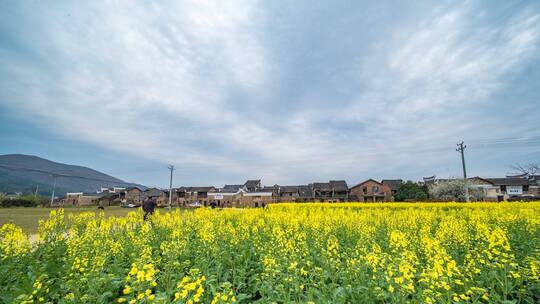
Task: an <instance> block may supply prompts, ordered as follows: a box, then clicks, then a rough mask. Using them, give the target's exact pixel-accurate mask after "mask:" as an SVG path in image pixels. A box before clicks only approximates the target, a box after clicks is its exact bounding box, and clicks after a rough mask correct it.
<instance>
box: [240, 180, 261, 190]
mask: <svg viewBox="0 0 540 304" xmlns="http://www.w3.org/2000/svg"><path fill="white" fill-rule="evenodd" d="M260 189H261V180H260V179H251V180H248V181H246V182H245V183H244V190H246V191H248V192H255V191H258V190H260Z"/></svg>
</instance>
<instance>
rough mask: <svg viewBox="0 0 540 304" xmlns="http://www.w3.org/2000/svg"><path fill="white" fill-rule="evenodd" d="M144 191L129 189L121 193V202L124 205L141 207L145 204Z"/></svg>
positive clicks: (134, 188) (136, 188)
mask: <svg viewBox="0 0 540 304" xmlns="http://www.w3.org/2000/svg"><path fill="white" fill-rule="evenodd" d="M143 197H144V195H143V191H142V190H141V189H140V188H138V187H128V188H126V189H125V190H123V191H121V192H120V200H121V201H122V202H123V203H128V204H134V205H140V204H142V202H143Z"/></svg>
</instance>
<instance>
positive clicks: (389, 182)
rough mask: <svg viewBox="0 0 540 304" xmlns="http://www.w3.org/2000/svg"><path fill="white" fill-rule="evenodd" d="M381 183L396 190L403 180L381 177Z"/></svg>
mask: <svg viewBox="0 0 540 304" xmlns="http://www.w3.org/2000/svg"><path fill="white" fill-rule="evenodd" d="M381 182H382V184H383V185H387V186H388V187H390V190H392V191H396V190H397V189H398V188H399V186H400V185H401V184H402V183H403V180H401V179H383V180H382V181H381Z"/></svg>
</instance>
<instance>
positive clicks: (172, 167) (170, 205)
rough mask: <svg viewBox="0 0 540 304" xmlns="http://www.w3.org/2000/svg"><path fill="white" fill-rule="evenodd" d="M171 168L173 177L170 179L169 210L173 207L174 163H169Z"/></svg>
mask: <svg viewBox="0 0 540 304" xmlns="http://www.w3.org/2000/svg"><path fill="white" fill-rule="evenodd" d="M168 168H169V170H171V179H170V182H169V210H171V207H172V175H173V171H174V166H173V165H169V167H168Z"/></svg>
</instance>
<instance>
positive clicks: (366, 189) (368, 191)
mask: <svg viewBox="0 0 540 304" xmlns="http://www.w3.org/2000/svg"><path fill="white" fill-rule="evenodd" d="M349 195H350V199H351V200H356V201H359V202H390V201H392V190H391V189H390V187H389V186H388V185H387V184H386V185H385V184H383V183H380V182H378V181H376V180H374V179H371V178H370V179H368V180H366V181H364V182H361V183H359V184H358V185H355V186H352V187H351V188H350V189H349Z"/></svg>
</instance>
